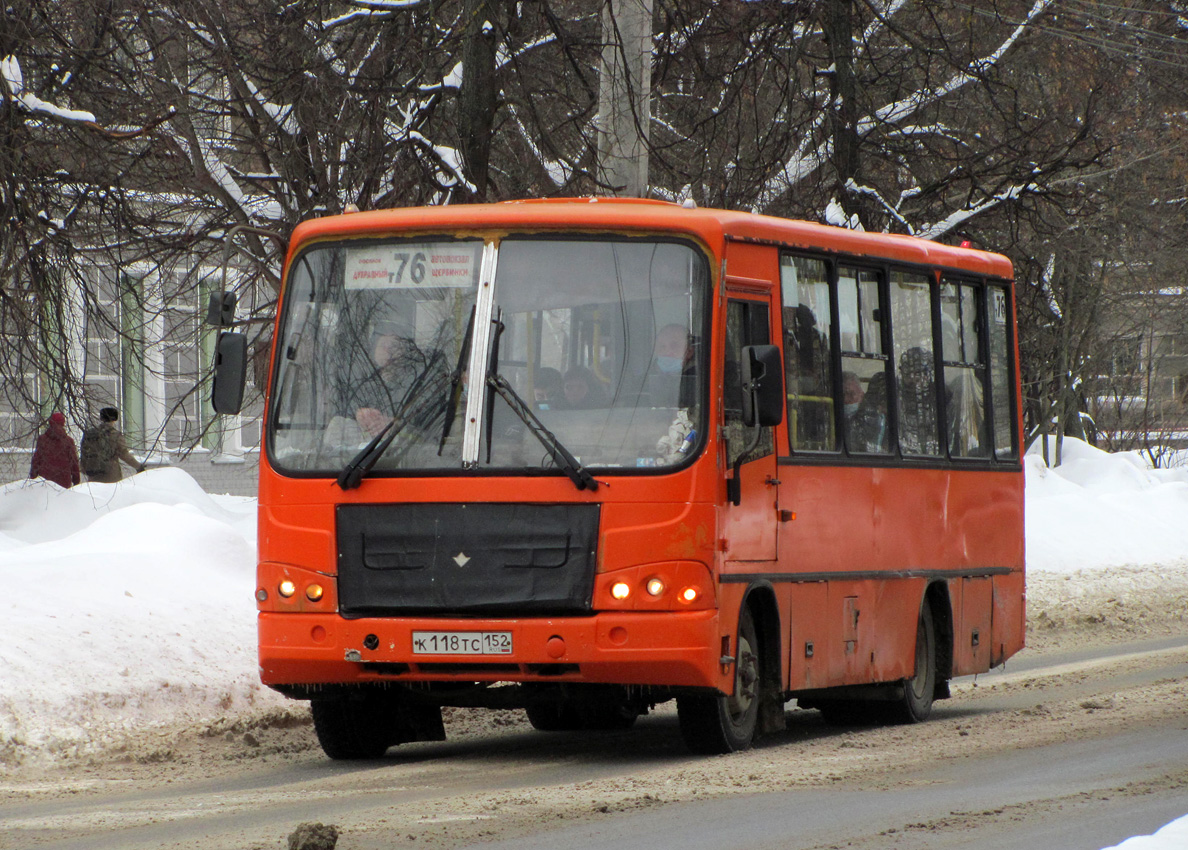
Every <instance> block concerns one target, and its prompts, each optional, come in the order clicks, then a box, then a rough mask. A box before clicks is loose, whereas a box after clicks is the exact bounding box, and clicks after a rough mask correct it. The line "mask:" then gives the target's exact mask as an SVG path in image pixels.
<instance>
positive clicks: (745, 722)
mask: <svg viewBox="0 0 1188 850" xmlns="http://www.w3.org/2000/svg"><path fill="white" fill-rule="evenodd" d="M762 677H763V664H762V661H761V659H760V646H759V639H758V636H757V634H756V632H755V622H754V619H753V618H752V616H751V611H750V609H749V608H744V609H743V612H742V616H741V617H739V621H738V640H737V642H736V648H735V662H734V693H733V694H731V695H729V696H725V695H708V696H707V695H701V694H697V695H692V696H683V697H677V718H678V719H679V721H680V725H681V735H682V736H683V737H684V739H685V745H686V746H688V748H689V749H690V750H691V751H692V752H694V753H698V754H700V755H719V754H722V753H735V752H739V751H741V750H745V749H748V748H749V747H750V746H751V743H752V742H753V741H754V739H755V729H756V725H757V721H758V718H759V702H760V696H761V694H762V693H763V681H762Z"/></svg>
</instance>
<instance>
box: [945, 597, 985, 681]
mask: <svg viewBox="0 0 1188 850" xmlns="http://www.w3.org/2000/svg"><path fill="white" fill-rule="evenodd" d="M958 584H960V586H961V595H960V604H958V602H957V599H956V594H954V597H955V598H954V606H953V610H954V615H955V617H954V619H955V620H956V622H955V623H954V629H953V674H954V675H956V676H961V675H965V674H968V673H981V672H984V671H986V670H989V669H990V647H991V644H992V643H993V638H992V635H991V633H990V622H991V615H992V607H991V605H992V601H991V598H992V592H993V586H992V579H991V578H990V577H989V576H981V577H977V578H963V579H955V580H954V581H953V582H951V584H950V586H951V587H952V586H956V585H958Z"/></svg>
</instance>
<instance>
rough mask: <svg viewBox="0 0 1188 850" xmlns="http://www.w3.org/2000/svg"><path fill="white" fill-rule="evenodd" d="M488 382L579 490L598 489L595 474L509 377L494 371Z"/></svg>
mask: <svg viewBox="0 0 1188 850" xmlns="http://www.w3.org/2000/svg"><path fill="white" fill-rule="evenodd" d="M487 384H488V385H489V386H490V387H491V389H493V390H495V392H497V393H499V397H500V398H502V399H503V400H504V401H506V402H507V406H508V407H510V408H511V409H512V412H513V413H515V414H516V416H518V417H520V420H521V421H522V422H523V423H524V424H525V425H527V426H528V430H529V431H531V432H532V436H534V437H536V439H538V440H540V443H541V445H542V446H544V447H545V448H546V449H548V450H549V454H550V455H552V457H553V462H554V463H556V464H557V466H559V467H560V468H561V470H562V471H563V472H564V473H565V474H566V475H568V476H569V480H570V481H572V482H573V485H574V486H575V487H577V488H578V489H579V490H597V489H598V481H597V480H595V478H594V476H593V475H591V474H590V472H589V471H588V470H587V469H586V468H585V467H584V466H582V465H581V463H579V462H578V459H577V458H575V457H574V456H573V455H572V454H571V453H570V451H569V449H567V448H565V446H563V445H561V441H560V440H558V439H557V436H556V435H555V434H554V433H553V432H552V431H550V430H549V429H548V428H546V427H545V426H544V423H543V422H541V421H540V420H539V419H537V418H536V414H535V413H533V412H532V408H530V407H529V406H528V404H527V403H526V402H525V401H524V399H522V398H520V395H519V393H517V392H516V391H515V390H514V389H512V385H511V384H509V383H508V382H507V378H505V377H503V376H502V375H500V374H498V373H492V374H491V375H488V376H487Z"/></svg>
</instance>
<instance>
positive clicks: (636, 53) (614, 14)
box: [597, 0, 652, 198]
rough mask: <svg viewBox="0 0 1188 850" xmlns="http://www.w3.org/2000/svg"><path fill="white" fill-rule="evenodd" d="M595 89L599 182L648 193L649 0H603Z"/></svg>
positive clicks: (623, 191)
mask: <svg viewBox="0 0 1188 850" xmlns="http://www.w3.org/2000/svg"><path fill="white" fill-rule="evenodd" d="M602 33H603V39H602V40H603V48H602V69H601V77H600V80H599V89H598V122H597V127H598V180H599V182H600V183H601V184H602V185H603V186H604V187H606V188H607V189H608V190H609V191H610V192H611V194H613V195H618V196H621V197H634V198H642V197H645V196H646V195H647V192H648V125H649V123H651V114H652V113H651V105H650V99H651V94H652V0H606V5H604V6H603V9H602Z"/></svg>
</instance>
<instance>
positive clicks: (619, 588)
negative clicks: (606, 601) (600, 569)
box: [611, 581, 631, 599]
mask: <svg viewBox="0 0 1188 850" xmlns="http://www.w3.org/2000/svg"><path fill="white" fill-rule="evenodd" d="M630 595H631V587H630V585H628V584H627V582H625V581H616V582H615V583H614V584H612V585H611V596H613V597H614V598H615V599H626V598H627V597H628V596H630Z"/></svg>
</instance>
